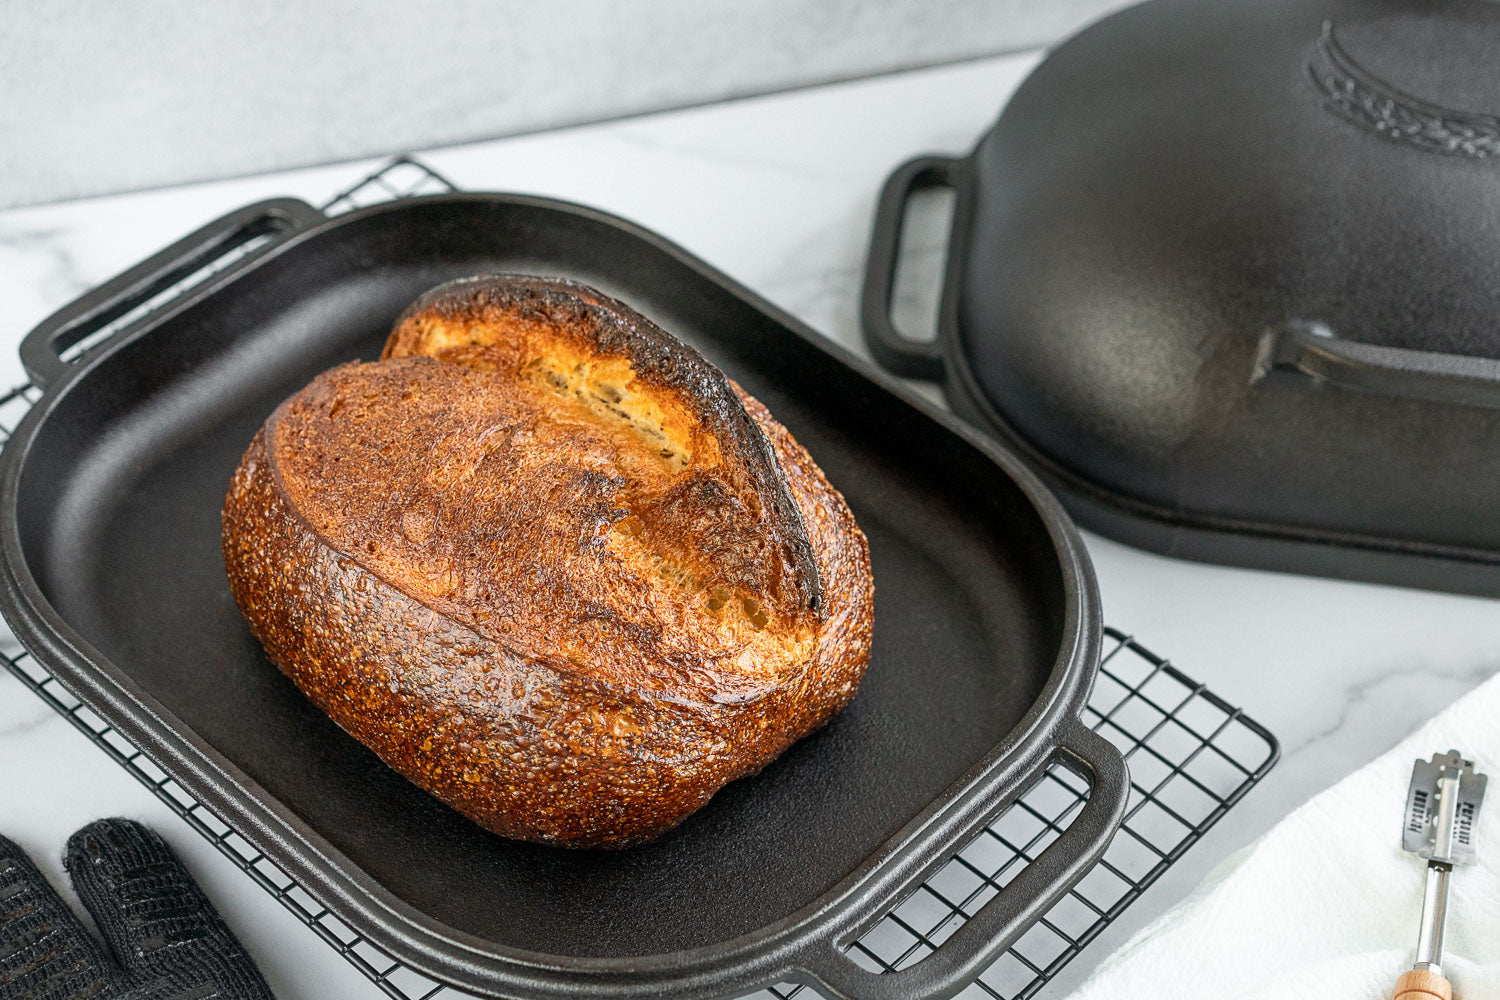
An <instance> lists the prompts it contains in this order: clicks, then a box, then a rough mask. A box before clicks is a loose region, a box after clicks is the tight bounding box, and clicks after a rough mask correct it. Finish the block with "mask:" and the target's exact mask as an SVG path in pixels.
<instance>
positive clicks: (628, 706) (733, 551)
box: [223, 276, 874, 847]
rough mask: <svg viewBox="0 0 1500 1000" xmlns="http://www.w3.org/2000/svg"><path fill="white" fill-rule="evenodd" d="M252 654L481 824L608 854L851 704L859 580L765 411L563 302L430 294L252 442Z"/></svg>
mask: <svg viewBox="0 0 1500 1000" xmlns="http://www.w3.org/2000/svg"><path fill="white" fill-rule="evenodd" d="M223 541H224V558H225V566H226V570H227V572H228V576H229V582H230V587H231V590H232V592H233V593H234V596H235V600H236V601H237V602H238V603H239V605H240V608H241V610H242V611H243V612H244V614H245V618H246V620H247V622H249V624H250V628H251V630H252V632H253V633H254V634H255V636H256V637H257V638H258V639H259V640H260V641H261V643H262V644H263V645H264V647H265V649H266V652H267V655H268V656H269V657H270V659H271V660H272V662H274V663H275V664H276V665H277V666H278V667H279V668H280V669H281V670H282V671H283V672H285V673H286V674H287V675H288V676H289V677H291V678H292V680H293V681H295V682H296V683H297V685H298V686H299V687H300V688H301V689H302V690H303V691H304V692H305V693H306V694H307V695H308V697H309V698H310V699H311V700H312V701H313V702H314V703H315V704H317V705H318V706H319V707H320V708H322V709H323V711H325V712H326V713H327V714H328V715H329V716H330V717H332V718H333V719H334V721H335V722H337V723H338V724H339V725H340V726H342V727H343V728H344V729H346V730H348V731H349V732H350V733H351V734H352V735H354V736H355V737H356V738H357V739H359V740H360V741H361V742H363V743H365V744H366V745H367V746H369V747H370V748H371V749H372V750H374V751H375V753H376V754H378V755H379V756H380V757H381V758H382V759H383V760H384V761H385V762H386V763H387V764H389V765H390V766H391V767H393V768H394V769H396V770H397V771H399V772H400V773H402V774H403V775H405V776H406V777H408V778H410V779H411V780H412V781H413V782H415V783H416V784H418V785H419V786H421V787H422V788H424V789H426V790H427V791H429V792H431V793H432V794H433V795H435V796H436V797H437V798H439V799H441V800H442V801H444V802H446V803H448V804H449V805H451V806H453V807H454V808H456V809H458V810H459V811H460V812H462V813H463V814H464V815H466V816H469V817H470V818H471V819H474V820H475V821H476V822H478V823H480V824H481V825H482V826H484V827H486V828H487V829H490V830H493V831H495V832H496V833H499V834H502V835H504V836H508V837H516V838H521V839H527V840H534V841H539V842H543V843H549V844H559V845H566V846H575V847H625V846H629V845H631V844H635V843H639V842H641V841H644V840H647V839H650V838H652V837H654V836H657V835H659V834H660V833H662V832H664V831H665V830H667V829H670V828H671V827H673V826H675V825H676V824H677V823H679V822H680V821H681V820H682V819H683V818H684V817H686V816H687V815H689V814H690V813H692V812H693V811H694V810H696V809H697V808H699V807H700V806H702V804H703V803H704V802H706V801H707V800H708V799H709V798H710V797H711V796H712V795H713V794H714V793H715V792H716V791H717V790H718V789H719V788H721V787H722V786H723V785H724V784H725V783H727V782H729V781H732V780H734V779H736V778H739V777H742V776H744V775H747V774H751V773H754V772H756V771H759V770H760V769H761V768H762V767H764V766H765V765H766V764H767V763H769V762H770V761H771V760H773V759H774V758H775V757H776V756H778V755H779V754H780V753H781V752H782V751H783V750H785V749H786V747H788V746H789V745H790V744H791V743H793V742H795V741H796V740H798V739H800V738H801V737H803V736H804V735H806V734H807V733H808V732H810V731H812V730H813V729H815V728H817V727H818V726H821V725H822V724H824V723H825V722H826V721H827V720H828V719H829V718H831V717H832V716H833V715H834V714H835V713H836V712H838V711H839V710H840V709H841V708H842V707H843V706H844V705H845V704H846V703H847V702H848V700H849V699H850V698H851V697H852V696H853V694H854V691H855V688H856V687H857V685H858V683H859V680H860V678H861V677H862V676H863V673H864V670H865V665H866V662H867V660H868V656H869V645H870V636H871V627H872V615H873V593H874V591H873V582H872V581H871V578H870V569H869V555H868V549H867V545H866V542H865V539H864V536H863V534H862V533H861V532H860V531H859V528H858V526H857V525H856V524H855V522H854V518H853V515H852V514H851V513H850V511H849V508H848V506H847V504H845V502H844V500H843V498H842V497H841V496H840V495H839V494H838V492H837V491H836V490H834V489H833V488H832V487H831V486H830V485H829V484H828V482H827V480H826V479H825V478H824V477H823V475H822V472H821V471H820V470H819V469H818V467H817V465H816V464H815V463H814V462H813V460H812V458H811V457H810V456H809V455H808V454H807V452H806V451H805V450H804V449H803V448H801V446H800V445H798V444H797V443H796V442H795V441H794V440H793V439H792V437H791V435H790V434H789V433H788V432H787V431H786V429H785V428H783V427H782V426H781V425H780V424H779V423H777V422H776V420H775V419H774V418H773V417H771V415H770V414H769V413H768V412H767V411H766V409H765V408H764V407H763V406H761V405H760V404H759V403H758V402H756V401H755V400H754V399H752V398H750V397H749V396H748V395H746V394H745V393H743V392H742V391H740V389H739V387H738V386H735V385H734V384H733V383H731V382H730V381H729V380H727V379H725V378H724V376H723V375H722V373H720V372H718V370H717V369H715V368H714V367H713V366H712V365H710V364H709V363H708V362H707V361H706V360H704V359H703V358H702V357H701V355H698V354H697V352H696V351H693V350H692V349H691V348H688V347H686V346H684V345H682V344H680V343H678V342H677V341H675V340H674V339H672V338H671V337H669V336H668V335H666V334H665V333H664V332H662V331H661V330H660V329H659V328H657V327H655V325H654V324H651V323H650V321H649V320H646V319H645V318H644V317H641V316H640V315H639V314H637V313H635V312H633V311H632V310H629V309H628V308H627V307H625V306H623V305H622V304H620V303H618V302H615V301H614V300H612V299H609V298H608V297H606V296H603V295H602V294H600V293H598V292H596V291H594V290H592V289H587V288H585V287H583V286H578V285H574V284H572V283H569V282H562V281H557V280H549V279H534V278H524V277H516V276H495V277H488V278H484V279H477V280H471V281H467V282H460V283H454V284H450V285H447V286H443V287H441V288H439V289H437V290H435V291H434V292H432V293H429V294H428V295H426V296H424V297H423V298H422V299H419V300H418V301H417V302H416V303H414V305H413V306H412V308H411V309H409V310H408V311H407V312H406V313H405V314H404V315H403V316H402V317H401V319H399V320H398V322H397V324H396V327H395V329H394V330H393V332H392V335H391V338H390V340H389V341H388V343H387V347H386V351H385V354H384V355H383V359H382V360H381V361H378V362H374V363H370V364H354V365H345V366H341V367H339V368H335V369H333V370H331V371H329V372H325V373H324V374H323V375H320V376H319V377H318V378H317V379H314V380H313V382H312V383H311V384H310V385H309V386H307V387H306V388H305V389H303V390H302V391H301V392H299V393H297V394H295V395H294V396H293V397H291V398H290V399H288V400H287V401H286V402H285V403H283V404H282V406H281V407H279V408H278V409H277V411H276V412H275V413H274V414H272V416H271V417H270V418H269V419H268V420H267V421H266V424H265V425H264V426H263V427H262V428H261V430H260V431H259V432H258V433H257V434H256V436H255V438H254V440H253V441H252V442H251V444H250V447H249V449H248V450H247V452H246V454H245V456H244V458H243V460H242V461H241V464H240V467H239V469H238V470H237V471H236V473H235V476H234V479H233V481H232V483H231V486H230V489H229V493H228V496H227V497H226V501H225V507H224V534H223Z"/></svg>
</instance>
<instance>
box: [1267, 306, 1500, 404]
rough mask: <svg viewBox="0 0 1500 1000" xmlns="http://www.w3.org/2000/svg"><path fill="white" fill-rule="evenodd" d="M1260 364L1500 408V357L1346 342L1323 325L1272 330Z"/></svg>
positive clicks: (1411, 395) (1390, 392) (1433, 399)
mask: <svg viewBox="0 0 1500 1000" xmlns="http://www.w3.org/2000/svg"><path fill="white" fill-rule="evenodd" d="M1263 357H1264V359H1265V361H1264V362H1263V363H1262V365H1261V366H1260V369H1261V371H1262V372H1264V371H1265V369H1266V368H1267V367H1275V368H1283V369H1291V370H1294V371H1299V372H1301V373H1303V374H1304V375H1310V376H1312V377H1314V378H1318V379H1322V380H1323V381H1325V382H1330V383H1332V384H1333V385H1337V386H1342V387H1344V388H1346V389H1356V390H1359V391H1362V392H1372V393H1378V394H1379V395H1382V396H1399V397H1401V398H1403V399H1417V400H1422V401H1425V402H1429V403H1446V404H1458V405H1460V406H1482V407H1487V408H1490V409H1500V360H1496V359H1494V358H1478V357H1472V356H1467V355H1461V354H1440V353H1438V352H1436V351H1414V350H1410V349H1408V348H1404V347H1381V346H1379V345H1377V344H1365V343H1361V342H1359V341H1357V340H1345V339H1344V338H1342V337H1339V336H1337V335H1335V334H1334V332H1333V331H1332V330H1330V329H1329V328H1328V327H1327V326H1325V325H1323V324H1322V323H1309V322H1304V321H1294V322H1290V323H1286V324H1284V325H1282V326H1281V327H1279V328H1277V329H1275V330H1273V331H1271V335H1270V337H1269V339H1268V341H1267V343H1266V346H1265V349H1264V354H1263Z"/></svg>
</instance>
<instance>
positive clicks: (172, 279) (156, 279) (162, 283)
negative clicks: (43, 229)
mask: <svg viewBox="0 0 1500 1000" xmlns="http://www.w3.org/2000/svg"><path fill="white" fill-rule="evenodd" d="M325 218H326V217H325V216H324V215H323V213H322V212H319V211H318V210H317V209H316V208H313V207H312V206H311V205H309V204H307V203H306V202H304V201H298V200H297V199H296V198H273V199H271V200H269V201H262V202H257V203H256V204H254V205H246V206H245V207H244V208H241V209H237V210H236V211H233V212H230V213H229V214H228V215H225V216H223V217H221V218H218V219H215V220H214V221H213V222H210V223H209V224H208V225H206V226H204V227H203V228H202V229H199V230H197V231H196V232H194V233H192V234H190V235H188V236H185V237H183V238H182V239H180V240H178V241H177V242H176V243H173V244H172V245H171V246H169V247H167V248H166V249H165V250H162V251H161V252H159V253H157V254H154V255H153V256H151V257H149V258H147V259H146V260H143V261H141V262H140V263H139V264H137V265H135V266H134V267H132V268H130V269H128V270H126V271H123V272H121V273H120V274H117V275H115V276H114V277H113V278H111V279H109V280H108V281H106V282H105V283H104V284H102V285H100V286H99V287H98V288H96V289H94V290H93V291H91V292H89V293H88V294H86V295H83V296H81V297H80V298H77V299H75V300H74V301H72V302H70V303H69V304H68V305H66V306H63V307H62V308H61V309H59V310H58V311H57V312H55V313H53V314H52V315H51V316H48V317H47V318H46V319H44V320H42V322H41V323H40V324H38V325H37V327H36V329H34V330H32V331H31V332H30V333H28V334H27V335H26V339H25V340H23V341H21V364H22V366H23V367H24V368H25V369H26V374H27V375H28V376H30V378H31V380H32V382H33V383H35V384H36V385H37V386H39V387H40V388H43V389H45V388H46V387H47V386H49V385H51V384H52V383H53V382H54V381H56V380H57V378H58V377H59V376H61V375H62V374H63V373H64V372H65V371H66V370H67V366H68V362H66V361H64V360H63V359H62V357H61V354H62V352H64V351H66V350H67V349H68V348H69V347H72V346H73V345H74V344H77V343H78V342H79V341H81V340H83V339H84V338H86V337H88V336H89V335H90V334H92V333H94V332H96V331H97V330H99V329H100V328H101V327H103V326H105V325H106V324H108V323H110V322H112V321H114V320H116V319H119V318H120V317H121V316H124V315H125V314H126V313H128V312H130V311H131V310H132V309H134V308H136V307H137V306H139V305H141V304H142V303H144V302H147V301H149V300H150V299H151V297H152V296H154V295H156V294H158V293H160V292H162V291H165V290H166V289H168V288H170V287H172V286H173V285H174V284H176V283H177V282H179V281H181V280H182V279H183V278H186V277H188V276H189V275H191V274H193V273H194V272H195V271H197V270H199V269H200V268H203V267H206V266H207V265H209V264H211V263H213V262H214V261H215V260H217V259H219V258H220V257H222V256H224V255H225V254H226V253H228V252H230V251H231V250H233V249H235V248H236V247H238V246H241V245H243V244H244V243H246V242H248V241H250V240H252V239H254V238H256V237H257V236H263V235H266V234H268V233H291V232H296V231H297V230H300V229H306V228H307V227H308V226H311V225H313V224H314V223H317V222H322V221H324V219H325ZM264 249H266V248H263V249H262V250H261V251H257V252H263V250H264ZM246 259H247V260H248V259H249V258H248V257H247V258H246ZM226 270H227V269H226Z"/></svg>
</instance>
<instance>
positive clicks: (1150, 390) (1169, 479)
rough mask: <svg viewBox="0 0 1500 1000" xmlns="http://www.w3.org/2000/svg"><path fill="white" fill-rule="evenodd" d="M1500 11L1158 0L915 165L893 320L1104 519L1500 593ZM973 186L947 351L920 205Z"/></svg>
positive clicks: (1172, 548)
mask: <svg viewBox="0 0 1500 1000" xmlns="http://www.w3.org/2000/svg"><path fill="white" fill-rule="evenodd" d="M1497 111H1500V3H1494V2H1489V0H1384V2H1381V0H1364V2H1338V3H1329V2H1307V0H1301V2H1287V0H1273V2H1259V0H1257V2H1239V3H1214V2H1207V0H1152V2H1150V3H1146V4H1142V5H1141V6H1138V7H1135V8H1132V9H1130V10H1127V11H1124V12H1122V13H1120V14H1117V15H1115V16H1113V17H1110V18H1107V19H1105V20H1104V21H1101V22H1099V23H1098V24H1096V25H1094V26H1093V27H1091V28H1089V29H1087V30H1086V31H1084V32H1083V33H1081V34H1079V35H1078V36H1076V37H1074V38H1073V39H1072V40H1070V41H1068V42H1067V43H1066V44H1064V45H1063V46H1061V47H1060V48H1059V49H1057V50H1056V51H1055V52H1054V53H1053V54H1052V55H1050V56H1049V57H1048V58H1047V59H1046V60H1045V61H1044V62H1043V63H1042V64H1041V66H1040V67H1039V68H1038V69H1037V70H1036V71H1035V72H1034V73H1033V74H1032V75H1031V77H1030V78H1029V79H1028V80H1027V81H1026V82H1025V83H1024V84H1023V85H1022V86H1021V88H1020V89H1019V91H1017V93H1016V94H1015V96H1014V98H1013V99H1012V100H1011V102H1010V103H1009V105H1008V106H1007V107H1006V108H1005V111H1004V113H1003V114H1002V116H1001V117H1000V119H999V121H998V122H997V123H996V124H995V126H994V127H993V128H992V129H991V130H990V131H989V132H988V133H987V134H986V135H985V136H984V137H983V138H982V139H981V140H980V142H979V144H978V146H977V147H976V148H975V149H974V151H973V152H972V153H971V154H970V155H969V156H968V157H967V158H964V159H960V160H954V159H947V158H943V157H924V158H922V159H919V160H915V161H912V162H911V163H908V164H906V165H905V166H903V167H902V168H901V169H899V170H898V171H897V172H896V173H895V174H894V175H893V176H892V178H891V180H890V181H889V182H888V184H887V188H886V191H885V193H884V195H883V198H882V203H881V210H880V213H879V218H878V220H877V226H876V233H875V238H874V240H873V242H872V246H871V263H870V269H869V273H868V275H867V279H866V288H865V297H864V321H865V327H866V333H867V337H868V339H869V340H870V346H871V349H872V351H873V352H874V353H875V354H876V356H877V358H878V359H879V360H880V361H881V362H882V363H883V364H884V365H886V366H887V367H888V368H891V369H892V370H894V371H896V372H898V373H900V374H904V375H909V376H915V377H923V378H933V379H939V380H941V381H943V383H944V387H945V391H946V394H947V397H948V400H949V402H950V404H951V405H952V406H953V407H954V408H955V409H956V410H958V411H959V412H960V413H961V414H963V415H964V416H966V417H968V418H969V419H971V420H974V421H976V422H977V423H979V424H980V425H981V426H984V427H986V428H987V429H989V430H991V431H993V432H994V433H996V434H997V435H998V436H1000V437H1001V438H1002V439H1004V440H1006V441H1007V442H1008V443H1010V444H1012V445H1014V446H1017V447H1018V448H1019V450H1021V451H1022V452H1023V453H1024V454H1025V455H1026V456H1027V457H1028V458H1029V459H1030V460H1031V461H1032V463H1033V465H1035V466H1036V467H1038V468H1039V469H1040V470H1041V471H1042V472H1043V474H1044V476H1045V477H1046V478H1047V479H1049V480H1050V482H1051V483H1052V485H1054V486H1055V487H1056V488H1057V489H1058V490H1059V492H1060V493H1061V494H1062V495H1063V498H1064V500H1065V502H1066V503H1067V504H1068V505H1069V507H1070V508H1071V510H1072V511H1073V513H1074V514H1075V516H1076V517H1078V519H1079V520H1080V522H1081V523H1083V524H1084V525H1085V526H1088V527H1092V528H1094V529H1096V530H1099V531H1101V532H1103V533H1106V534H1110V535H1113V536H1115V537H1118V538H1121V539H1122V540H1125V541H1128V542H1132V543H1134V544H1139V545H1144V546H1147V547H1150V548H1154V549H1157V550H1160V551H1165V552H1169V553H1174V554H1179V555H1187V556H1190V557H1194V558H1202V559H1208V560H1212V561H1224V562H1233V563H1240V564H1247V565H1256V566H1265V567H1270V568H1282V569H1292V570H1299V571H1308V572H1316V573H1322V574H1328V575H1337V576H1352V577H1359V578H1366V579H1375V580H1384V581H1390V582H1403V583H1409V584H1415V585H1419V586H1431V587H1437V588H1442V589H1457V590H1466V591H1476V592H1482V593H1491V594H1500V516H1496V515H1497V514H1500V504H1497V500H1496V497H1497V492H1500V491H1497V487H1500V362H1497V360H1496V359H1497V358H1500V301H1497V300H1500V117H1497V116H1496V114H1495V112H1497ZM932 185H950V186H952V187H954V188H955V189H956V193H957V201H956V207H955V221H954V227H953V232H952V237H951V246H950V250H949V268H948V277H947V282H946V287H945V289H944V295H943V305H942V312H941V316H940V321H939V338H938V341H937V342H936V343H919V342H915V341H912V340H909V339H906V338H903V337H901V336H900V335H899V334H898V332H897V331H896V330H894V329H893V328H892V326H891V324H890V321H889V318H888V315H887V307H888V305H889V301H890V278H891V271H892V267H893V265H892V261H893V259H894V255H895V249H896V243H897V241H898V240H899V231H900V225H901V214H902V211H903V209H904V203H905V200H906V197H907V196H908V195H909V194H910V192H911V191H912V190H914V189H915V188H918V187H922V186H932Z"/></svg>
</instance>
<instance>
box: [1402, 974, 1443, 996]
mask: <svg viewBox="0 0 1500 1000" xmlns="http://www.w3.org/2000/svg"><path fill="white" fill-rule="evenodd" d="M1395 1000H1453V984H1452V983H1450V982H1448V980H1447V979H1445V978H1443V977H1442V976H1440V975H1438V974H1437V973H1436V972H1429V971H1428V970H1427V969H1412V970H1411V971H1410V972H1403V973H1402V974H1401V978H1400V979H1398V980H1396V996H1395Z"/></svg>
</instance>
